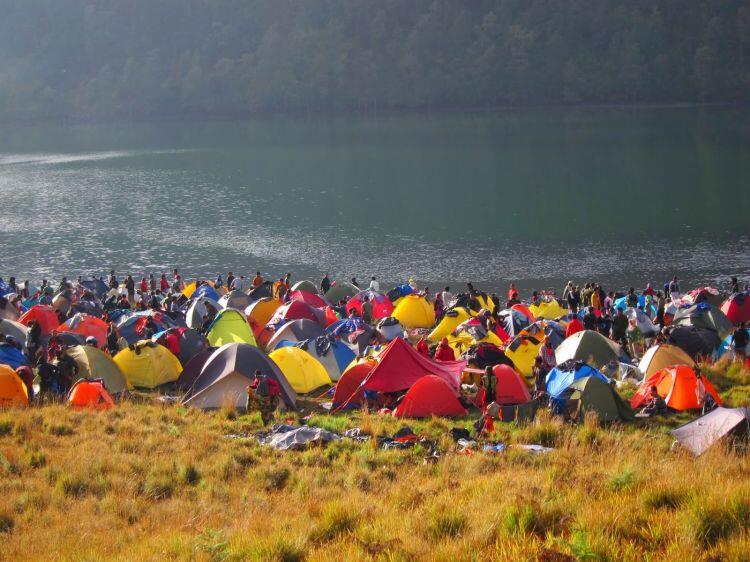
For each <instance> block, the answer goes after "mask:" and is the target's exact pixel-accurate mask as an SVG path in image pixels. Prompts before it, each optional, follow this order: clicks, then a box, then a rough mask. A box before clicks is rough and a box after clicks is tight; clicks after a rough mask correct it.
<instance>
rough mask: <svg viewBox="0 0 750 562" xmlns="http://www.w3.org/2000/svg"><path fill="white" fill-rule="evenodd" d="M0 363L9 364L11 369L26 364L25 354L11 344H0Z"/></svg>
mask: <svg viewBox="0 0 750 562" xmlns="http://www.w3.org/2000/svg"><path fill="white" fill-rule="evenodd" d="M0 363H4V364H6V365H10V366H11V367H12V368H13V369H18V367H20V366H21V365H28V363H29V362H28V361H27V359H26V356H25V355H24V354H23V352H21V351H20V350H19V349H17V348H15V347H13V346H12V345H2V346H0Z"/></svg>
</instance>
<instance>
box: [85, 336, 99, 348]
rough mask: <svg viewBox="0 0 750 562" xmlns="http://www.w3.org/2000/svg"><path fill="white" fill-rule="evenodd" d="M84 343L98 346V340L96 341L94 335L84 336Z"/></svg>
mask: <svg viewBox="0 0 750 562" xmlns="http://www.w3.org/2000/svg"><path fill="white" fill-rule="evenodd" d="M85 345H87V346H89V347H99V342H98V341H96V338H95V337H94V336H88V337H87V338H86V342H85Z"/></svg>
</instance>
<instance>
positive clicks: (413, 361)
mask: <svg viewBox="0 0 750 562" xmlns="http://www.w3.org/2000/svg"><path fill="white" fill-rule="evenodd" d="M465 367H466V361H446V362H442V363H437V362H435V361H432V360H431V359H428V358H427V357H425V356H424V355H421V354H420V353H419V352H418V351H417V350H416V349H414V348H413V347H412V346H410V345H409V344H408V343H406V342H405V341H404V340H402V339H401V338H396V339H395V340H393V341H392V342H391V343H389V344H388V346H387V347H386V348H385V349H384V350H383V351H382V352H381V353H380V355H378V364H377V366H376V367H375V368H374V369H373V370H372V372H371V373H370V376H369V377H368V378H367V381H366V382H365V388H366V389H367V390H375V391H378V392H398V391H400V390H407V389H409V388H411V387H412V386H413V385H414V383H415V382H417V381H418V380H419V379H421V378H422V377H424V376H425V375H435V376H437V377H439V378H441V379H443V380H444V381H445V382H446V383H448V384H449V385H450V386H451V387H452V388H454V389H456V391H457V390H458V389H459V388H460V385H461V372H462V371H463V370H464V368H465Z"/></svg>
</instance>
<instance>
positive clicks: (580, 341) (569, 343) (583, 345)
mask: <svg viewBox="0 0 750 562" xmlns="http://www.w3.org/2000/svg"><path fill="white" fill-rule="evenodd" d="M619 358H620V346H619V345H617V344H616V343H614V342H613V341H612V340H610V339H608V338H607V337H605V336H603V335H601V334H600V333H599V332H595V331H593V330H582V331H580V332H578V333H576V334H573V335H572V336H570V337H569V338H566V339H565V341H563V342H562V343H561V344H560V345H559V346H558V348H557V349H556V350H555V360H556V361H557V364H558V365H559V364H560V363H565V362H566V361H570V360H571V359H572V360H576V361H585V362H586V363H588V364H590V365H593V366H595V367H597V368H602V367H604V366H605V365H606V364H607V363H610V362H612V361H619Z"/></svg>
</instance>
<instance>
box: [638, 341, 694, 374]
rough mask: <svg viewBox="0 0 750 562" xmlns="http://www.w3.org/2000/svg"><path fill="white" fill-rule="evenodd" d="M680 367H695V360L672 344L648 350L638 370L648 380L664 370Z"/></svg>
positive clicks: (656, 346)
mask: <svg viewBox="0 0 750 562" xmlns="http://www.w3.org/2000/svg"><path fill="white" fill-rule="evenodd" d="M678 365H687V366H688V367H694V366H695V361H693V359H692V358H691V357H690V356H689V355H688V354H687V353H685V352H684V351H683V350H682V349H680V348H679V347H677V346H675V345H670V344H662V345H655V346H653V347H650V348H648V350H646V353H644V354H643V358H641V362H640V363H639V364H638V368H639V369H640V370H641V372H642V373H643V374H644V375H645V376H646V378H648V377H650V376H651V375H653V374H654V373H656V372H658V371H661V370H662V369H666V368H667V367H676V366H678Z"/></svg>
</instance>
